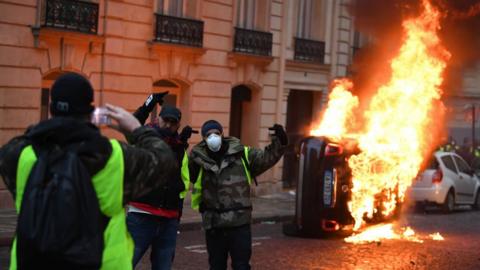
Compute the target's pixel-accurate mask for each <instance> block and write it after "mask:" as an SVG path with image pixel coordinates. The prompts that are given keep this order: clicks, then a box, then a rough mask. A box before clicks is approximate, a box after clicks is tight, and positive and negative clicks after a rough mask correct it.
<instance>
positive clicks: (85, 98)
mask: <svg viewBox="0 0 480 270" xmlns="http://www.w3.org/2000/svg"><path fill="white" fill-rule="evenodd" d="M92 102H93V88H92V85H91V84H90V82H89V81H88V80H87V79H85V78H84V77H83V76H81V75H79V74H77V73H66V74H63V75H61V76H60V77H58V79H57V80H56V81H55V82H54V83H53V86H52V90H51V104H50V112H51V113H52V115H53V116H76V115H87V114H90V113H91V112H92V111H93V109H94V106H93V105H92Z"/></svg>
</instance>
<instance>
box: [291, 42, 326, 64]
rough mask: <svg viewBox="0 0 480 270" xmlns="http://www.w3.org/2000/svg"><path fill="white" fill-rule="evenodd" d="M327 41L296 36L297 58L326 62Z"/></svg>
mask: <svg viewBox="0 0 480 270" xmlns="http://www.w3.org/2000/svg"><path fill="white" fill-rule="evenodd" d="M324 58H325V42H323V41H316V40H310V39H303V38H295V57H294V59H295V60H300V61H308V62H315V63H321V64H323V63H324Z"/></svg>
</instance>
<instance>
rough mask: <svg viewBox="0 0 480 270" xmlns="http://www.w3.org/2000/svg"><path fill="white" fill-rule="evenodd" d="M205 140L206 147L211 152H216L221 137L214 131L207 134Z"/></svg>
mask: <svg viewBox="0 0 480 270" xmlns="http://www.w3.org/2000/svg"><path fill="white" fill-rule="evenodd" d="M206 142H207V146H208V149H210V151H212V152H218V150H220V147H222V137H221V136H220V135H217V134H215V133H212V134H210V135H208V137H207V139H206Z"/></svg>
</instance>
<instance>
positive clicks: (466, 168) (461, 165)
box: [454, 156, 471, 174]
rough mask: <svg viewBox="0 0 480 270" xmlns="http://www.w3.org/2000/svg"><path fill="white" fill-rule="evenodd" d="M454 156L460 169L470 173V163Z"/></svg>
mask: <svg viewBox="0 0 480 270" xmlns="http://www.w3.org/2000/svg"><path fill="white" fill-rule="evenodd" d="M454 158H455V162H456V163H457V166H458V169H459V170H460V171H461V172H463V173H466V174H470V171H471V169H470V166H468V164H467V163H466V162H465V161H464V160H463V159H461V158H459V157H457V156H454Z"/></svg>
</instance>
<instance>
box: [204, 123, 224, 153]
mask: <svg viewBox="0 0 480 270" xmlns="http://www.w3.org/2000/svg"><path fill="white" fill-rule="evenodd" d="M202 137H203V139H204V140H205V142H206V143H207V146H208V148H209V149H210V150H211V151H213V152H218V151H219V150H220V148H221V147H222V137H223V127H222V124H220V123H219V122H218V121H215V120H208V121H206V122H205V123H203V125H202Z"/></svg>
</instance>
